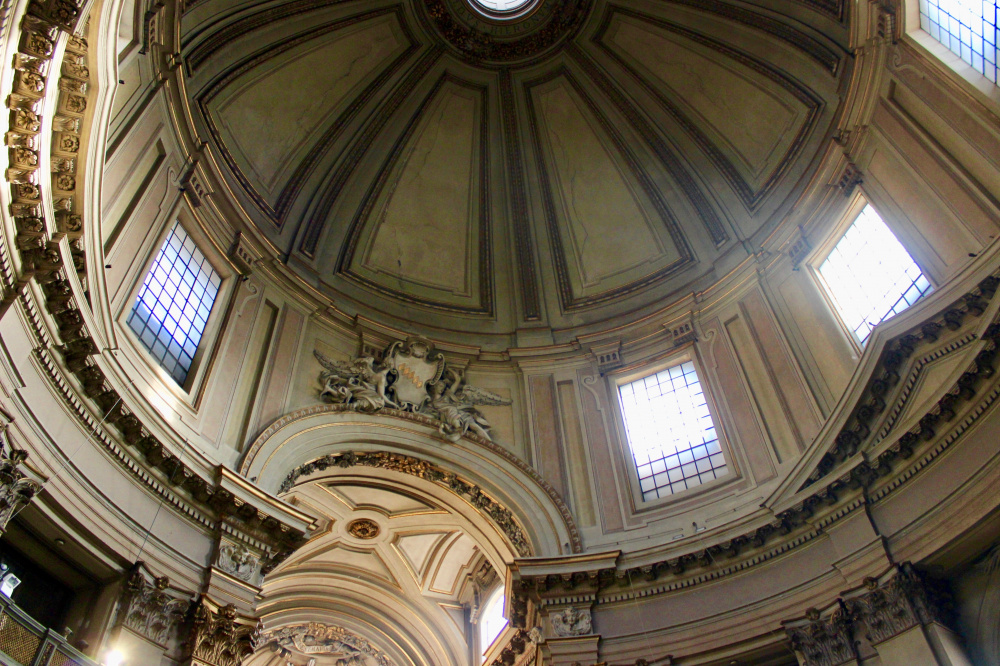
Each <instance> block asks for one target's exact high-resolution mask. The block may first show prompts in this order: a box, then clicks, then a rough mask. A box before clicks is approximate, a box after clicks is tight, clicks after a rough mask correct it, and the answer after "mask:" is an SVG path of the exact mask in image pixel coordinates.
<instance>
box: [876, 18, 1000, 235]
mask: <svg viewBox="0 0 1000 666" xmlns="http://www.w3.org/2000/svg"><path fill="white" fill-rule="evenodd" d="M902 4H903V11H902V12H901V13H902V23H903V25H902V30H901V32H902V33H903V34H902V36H903V39H904V40H906V41H908V42H909V43H910V44H911V45H912V46H913V48H914V49H915V50H916V51H917V52H918V53H919V54H921V55H923V56H925V57H926V58H927V59H928V60H929V62H931V63H933V64H934V66H935V67H937V69H938V70H939V71H940V72H941V74H942V75H943V76H945V77H947V78H948V79H950V80H952V81H953V82H955V83H956V84H958V85H959V86H961V87H963V88H965V89H967V90H968V89H970V88H971V89H972V90H974V91H975V92H976V93H978V94H980V95H983V96H984V97H985V98H986V99H987V100H989V101H990V102H992V103H993V104H994V106H998V105H1000V83H993V81H991V80H989V79H988V78H986V77H985V76H983V74H982V73H981V72H980V71H979V70H977V69H976V68H975V67H973V66H972V65H970V64H969V63H967V62H965V61H964V60H962V58H961V56H959V55H958V54H956V53H954V52H953V51H952V50H951V49H949V48H948V47H947V46H945V45H944V44H943V43H941V42H939V41H938V40H936V39H934V37H933V36H932V35H931V34H930V33H929V32H927V31H926V30H924V29H923V28H922V27H921V26H920V3H919V0H903V3H902ZM879 214H880V215H881V212H880V213H879ZM882 219H885V218H884V217H883V218H882ZM890 228H891V227H890Z"/></svg>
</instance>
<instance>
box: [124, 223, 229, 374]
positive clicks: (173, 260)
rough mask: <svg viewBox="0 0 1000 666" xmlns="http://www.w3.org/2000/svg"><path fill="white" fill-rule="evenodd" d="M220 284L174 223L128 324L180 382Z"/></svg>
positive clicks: (199, 339) (206, 261)
mask: <svg viewBox="0 0 1000 666" xmlns="http://www.w3.org/2000/svg"><path fill="white" fill-rule="evenodd" d="M221 283H222V279H221V278H220V277H219V274H218V273H216V272H215V269H214V268H213V267H212V265H211V264H210V263H209V262H208V259H206V258H205V255H204V254H202V252H201V250H199V249H198V247H197V246H196V245H195V243H194V241H193V240H192V239H191V237H190V236H188V234H187V232H186V231H184V227H183V226H181V224H180V222H175V223H174V226H173V228H172V229H171V230H170V233H169V234H167V239H166V240H165V241H164V243H163V247H161V248H160V252H159V253H158V254H157V255H156V259H155V260H154V261H153V265H152V266H151V267H150V269H149V273H147V274H146V279H145V280H144V281H143V283H142V287H141V288H140V289H139V295H138V296H137V297H136V299H135V305H134V306H133V307H132V313H131V314H130V315H129V318H128V325H129V327H130V328H131V329H132V330H133V331H134V332H135V334H136V335H137V336H138V337H139V340H140V341H141V342H142V344H143V346H145V347H146V349H147V350H149V353H150V354H152V355H153V358H155V359H156V360H157V362H159V364H160V365H161V366H162V367H163V369H164V370H166V371H167V373H169V374H170V376H171V377H172V378H173V380H174V381H175V382H177V383H178V384H180V385H181V386H183V385H184V382H185V381H186V380H187V376H188V372H190V370H191V364H192V362H193V361H194V357H195V354H196V353H197V351H198V344H199V343H200V342H201V336H202V335H203V334H204V333H205V325H206V324H207V323H208V316H209V314H210V313H211V311H212V304H213V303H215V297H216V296H217V295H218V293H219V285H220V284H221Z"/></svg>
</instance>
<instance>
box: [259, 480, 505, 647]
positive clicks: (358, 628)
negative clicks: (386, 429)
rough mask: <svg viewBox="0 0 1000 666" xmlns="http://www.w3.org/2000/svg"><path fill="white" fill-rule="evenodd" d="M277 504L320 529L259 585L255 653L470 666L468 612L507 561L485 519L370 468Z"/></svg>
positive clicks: (436, 492) (449, 498) (434, 489)
mask: <svg viewBox="0 0 1000 666" xmlns="http://www.w3.org/2000/svg"><path fill="white" fill-rule="evenodd" d="M380 472H381V473H380ZM284 499H285V500H287V501H289V502H291V503H293V504H294V505H295V506H296V507H298V508H299V509H301V510H303V511H305V512H307V513H308V514H310V515H311V516H314V517H315V518H316V520H317V523H318V525H319V528H318V529H317V534H316V535H315V536H314V537H313V538H312V539H310V541H309V542H308V543H307V544H306V545H305V546H303V547H302V548H300V549H299V550H298V551H296V553H295V554H294V555H293V556H292V557H290V558H289V559H288V560H287V561H285V562H283V563H282V564H281V565H280V566H279V567H278V568H277V569H276V570H275V571H274V572H272V573H271V574H269V575H268V577H267V580H266V582H265V584H264V590H263V598H264V601H262V602H261V604H260V606H259V611H260V613H261V616H262V618H263V621H264V625H265V632H264V635H263V637H262V639H261V641H262V644H268V645H271V646H272V649H273V650H274V651H279V652H280V651H282V650H284V651H286V652H287V653H288V654H294V655H299V656H300V657H304V658H309V657H312V658H315V659H316V660H317V662H316V663H317V666H326V665H327V664H329V666H334V665H335V664H344V663H347V664H358V666H392V665H393V664H399V665H402V664H410V663H413V664H421V665H426V666H433V665H436V664H446V663H465V662H466V661H467V657H468V654H467V653H468V650H469V648H468V641H469V636H468V635H467V634H468V633H469V630H470V625H469V623H468V622H467V617H466V609H467V608H475V607H477V604H478V603H480V602H482V601H484V599H483V597H484V596H485V595H486V594H487V593H488V592H490V591H491V590H492V589H494V588H495V587H496V586H497V585H501V584H502V578H500V577H499V576H498V574H497V571H498V570H502V569H503V565H502V562H503V561H505V560H506V559H509V558H510V557H511V556H512V553H510V552H509V551H507V550H505V549H504V547H503V546H502V545H500V549H499V550H498V549H497V545H498V544H502V540H501V539H500V537H499V535H497V533H496V530H495V529H494V528H492V527H491V526H490V525H489V524H488V523H487V522H486V521H485V520H484V519H481V518H480V517H478V515H476V514H475V512H472V514H469V512H468V511H467V510H465V509H466V508H467V505H463V501H462V500H461V499H459V498H457V497H456V496H455V495H453V494H451V493H449V492H448V491H447V490H444V489H443V488H440V487H438V486H435V484H432V483H429V482H424V481H421V480H419V479H414V478H413V477H409V476H406V475H403V474H393V473H385V472H384V471H380V470H376V469H374V468H372V469H356V470H354V471H353V472H351V471H348V472H344V471H340V470H335V471H332V472H331V473H330V475H329V478H325V479H322V480H319V481H310V482H307V483H303V484H300V485H298V486H296V487H295V488H294V489H293V490H292V491H291V492H290V493H289V494H287V495H285V496H284ZM465 514H469V515H465ZM352 655H355V656H356V659H355V661H350V659H349V658H350V657H351V656H352ZM340 659H343V660H344V661H338V660H340ZM303 661H304V659H303ZM258 663H259V664H260V665H261V666H263V664H270V663H272V662H271V654H270V652H267V651H265V653H264V654H262V655H260V656H259V661H252V662H251V664H254V665H256V664H258ZM282 663H284V662H282ZM296 663H299V662H298V661H296Z"/></svg>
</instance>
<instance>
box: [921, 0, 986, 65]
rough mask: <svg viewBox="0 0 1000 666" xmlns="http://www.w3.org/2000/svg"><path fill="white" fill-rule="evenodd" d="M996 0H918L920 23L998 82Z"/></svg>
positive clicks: (959, 55) (927, 30) (965, 59)
mask: <svg viewBox="0 0 1000 666" xmlns="http://www.w3.org/2000/svg"><path fill="white" fill-rule="evenodd" d="M998 13H1000V11H998V9H997V0H920V27H921V28H922V29H923V30H924V31H925V32H927V33H928V34H930V36H931V37H933V38H934V39H936V40H938V41H939V42H941V43H942V44H944V45H945V46H946V47H947V48H948V49H950V50H951V51H952V52H953V53H954V54H955V55H957V56H958V57H960V58H961V59H962V60H964V61H965V62H967V63H968V64H970V65H972V67H973V68H975V69H976V71H978V72H980V73H981V74H982V75H983V76H985V77H986V78H988V79H989V80H990V81H992V82H993V83H997V41H998V40H997V34H998V31H997V14H998Z"/></svg>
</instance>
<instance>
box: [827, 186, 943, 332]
mask: <svg viewBox="0 0 1000 666" xmlns="http://www.w3.org/2000/svg"><path fill="white" fill-rule="evenodd" d="M819 272H820V275H822V276H823V279H824V280H825V281H826V285H827V289H828V290H829V292H830V294H831V295H832V296H833V299H834V301H835V302H836V305H837V309H838V310H839V311H840V316H841V318H843V320H844V323H845V324H846V325H847V327H848V328H850V329H851V330H852V331H853V332H854V335H855V337H857V339H858V342H860V343H861V344H862V345H864V344H865V343H867V342H868V338H869V336H870V335H871V332H872V329H874V328H875V326H876V325H878V324H879V323H880V322H883V321H885V320H886V319H888V318H889V317H891V316H893V315H895V314H898V313H900V312H902V311H903V310H905V309H906V308H908V307H910V306H911V305H913V304H914V303H916V302H917V301H918V300H920V299H921V298H922V297H923V296H924V295H925V294H927V293H928V292H930V291H931V283H930V282H929V281H928V280H927V278H926V277H925V276H924V274H923V272H922V271H921V270H920V267H919V266H917V264H916V263H915V262H914V261H913V259H912V258H911V257H910V255H909V254H908V253H907V251H906V249H905V248H904V247H903V246H902V244H901V243H900V242H899V241H898V240H897V239H896V237H895V236H894V235H893V234H892V232H891V231H889V227H887V226H886V225H885V222H883V221H882V218H881V217H879V214H878V213H877V212H875V209H874V208H872V207H871V206H870V205H866V206H865V208H864V210H862V211H861V214H860V215H858V217H857V219H856V220H855V221H854V224H852V225H851V227H850V228H849V229H848V230H847V232H846V233H845V234H844V236H843V237H842V238H841V239H840V241H839V242H838V243H837V246H836V247H834V248H833V251H832V252H831V253H830V256H829V257H827V259H826V261H824V262H823V265H821V266H820V268H819Z"/></svg>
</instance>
